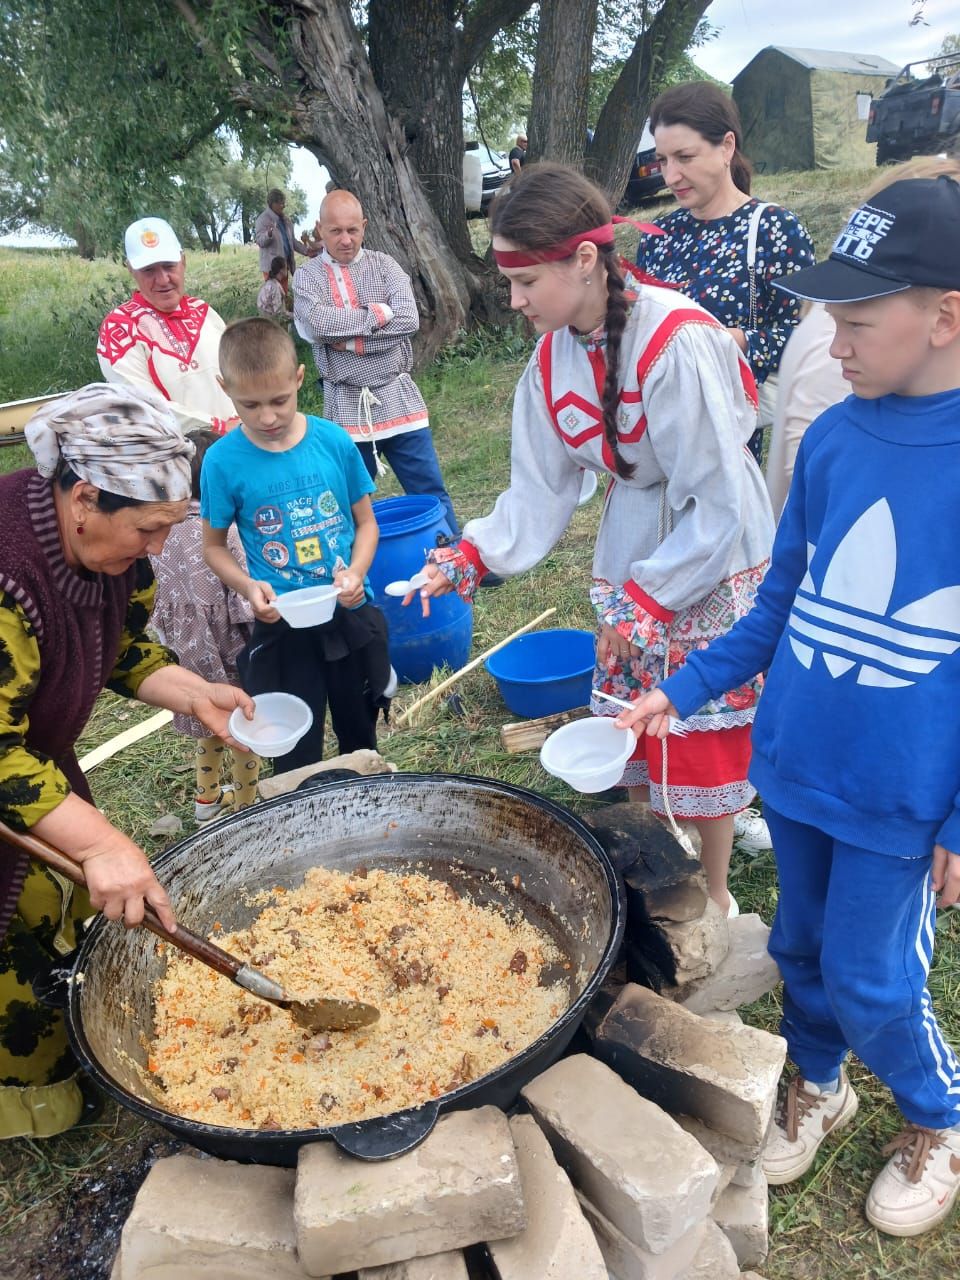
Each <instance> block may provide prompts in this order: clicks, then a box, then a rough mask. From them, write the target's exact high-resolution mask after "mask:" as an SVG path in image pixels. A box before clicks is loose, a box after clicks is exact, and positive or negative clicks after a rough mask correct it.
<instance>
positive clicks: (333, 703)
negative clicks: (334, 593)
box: [237, 604, 390, 771]
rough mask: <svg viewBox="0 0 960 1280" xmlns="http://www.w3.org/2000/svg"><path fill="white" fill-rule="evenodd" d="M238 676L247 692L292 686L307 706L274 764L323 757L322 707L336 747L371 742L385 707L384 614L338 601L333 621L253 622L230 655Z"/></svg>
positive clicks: (293, 765) (373, 746)
mask: <svg viewBox="0 0 960 1280" xmlns="http://www.w3.org/2000/svg"><path fill="white" fill-rule="evenodd" d="M237 666H238V668H239V672H240V681H241V684H242V685H243V688H244V689H245V690H246V692H247V693H249V694H250V696H251V697H256V695H257V694H258V693H277V692H280V693H292V694H294V695H295V696H296V697H298V698H302V699H303V701H304V702H305V703H306V704H307V706H308V707H309V708H310V710H311V711H312V712H313V724H312V726H311V727H310V730H309V732H308V733H306V734H304V736H303V737H302V738H301V739H300V741H299V742H298V743H297V745H296V746H295V747H294V749H293V750H292V751H291V752H289V753H288V754H287V755H285V756H283V757H282V759H281V766H280V767H281V768H282V769H283V770H284V771H286V770H288V769H299V768H301V767H302V766H303V765H308V764H315V763H316V762H317V761H318V760H321V759H322V758H323V740H324V727H325V726H324V721H325V719H326V714H327V708H328V707H329V708H330V719H331V721H332V722H333V731H334V733H335V734H336V736H337V743H338V744H339V747H340V752H341V754H346V753H347V752H349V751H356V750H358V748H360V747H369V748H371V749H372V750H376V747H377V717H378V715H379V712H380V710H381V708H383V709H386V708H387V707H389V702H388V701H387V700H386V699H385V698H384V697H383V690H384V688H385V687H386V685H387V681H388V680H389V676H390V658H389V653H388V649H387V627H386V620H385V619H384V617H383V614H382V613H381V612H380V610H379V609H377V608H375V607H374V606H373V605H370V604H367V605H361V607H360V608H359V609H351V610H346V609H341V608H340V607H339V606H338V607H337V610H336V613H335V614H334V619H333V621H332V622H329V623H325V624H324V625H323V626H320V627H291V626H289V624H288V623H286V622H284V621H283V619H281V620H280V621H279V622H255V623H254V627H253V634H252V636H251V637H250V641H249V643H248V644H247V646H246V648H245V649H244V650H243V652H242V653H241V654H240V657H239V659H238V661H237Z"/></svg>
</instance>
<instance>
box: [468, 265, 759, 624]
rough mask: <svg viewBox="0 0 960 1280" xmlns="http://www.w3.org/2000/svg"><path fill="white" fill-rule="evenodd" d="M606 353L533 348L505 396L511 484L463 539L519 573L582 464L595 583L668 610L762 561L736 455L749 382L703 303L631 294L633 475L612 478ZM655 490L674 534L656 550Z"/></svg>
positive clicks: (748, 472)
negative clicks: (600, 487) (590, 504)
mask: <svg viewBox="0 0 960 1280" xmlns="http://www.w3.org/2000/svg"><path fill="white" fill-rule="evenodd" d="M605 345H606V337H605V334H603V332H602V331H600V332H599V333H598V334H594V335H590V336H589V337H588V338H581V337H579V336H578V335H577V334H575V333H574V332H573V331H572V330H570V329H560V330H557V331H556V332H555V333H552V334H546V335H545V336H544V337H542V338H541V339H540V341H539V342H538V344H537V348H536V351H535V352H534V355H533V357H532V358H531V360H530V363H529V364H528V366H527V369H526V371H525V373H524V375H523V377H522V378H521V380H520V383H519V385H518V387H517V392H516V397H515V399H514V407H513V435H512V444H511V474H510V488H509V489H508V490H507V491H506V493H503V494H501V495H500V497H499V498H498V499H497V503H496V506H495V507H494V509H493V511H492V512H491V514H490V515H489V516H486V517H484V518H483V519H480V520H471V521H470V522H469V523H468V524H467V525H466V527H465V529H464V538H465V539H466V540H467V541H468V542H471V543H473V544H474V546H476V548H477V550H478V551H479V553H480V557H481V559H482V560H483V563H484V564H485V565H486V566H487V568H489V569H490V570H492V571H493V572H494V573H501V574H516V573H522V572H523V571H524V570H525V569H529V568H530V567H531V566H533V565H535V564H536V563H537V562H538V561H540V560H542V559H543V557H544V556H546V555H547V553H548V552H549V551H550V550H551V548H552V547H553V546H554V545H555V543H556V542H557V541H558V539H559V538H560V535H561V534H562V533H563V531H564V529H565V528H566V527H567V524H568V523H569V521H570V518H571V516H572V515H573V512H574V509H575V507H576V505H577V499H578V497H579V494H580V484H581V480H582V468H584V467H586V468H588V469H589V470H591V471H596V472H599V473H601V474H602V473H604V472H606V473H608V474H610V475H611V477H612V478H611V481H610V484H609V486H608V489H607V495H606V499H605V502H604V510H603V517H602V519H601V522H600V529H599V532H598V535H597V542H596V548H595V552H594V561H593V576H594V578H595V579H598V580H603V581H605V582H607V583H610V584H612V585H613V586H615V587H626V588H628V590H629V594H631V596H633V595H634V593H640V594H642V595H643V596H644V597H645V599H646V600H647V601H648V602H649V603H650V604H652V605H655V606H657V607H658V608H659V610H660V611H661V612H667V613H675V612H677V611H678V610H682V609H687V608H689V607H690V606H692V605H695V604H697V603H698V602H701V601H703V600H704V599H705V597H708V596H709V595H710V594H711V593H712V592H713V591H714V590H715V588H716V587H717V584H718V583H720V582H722V581H724V580H727V579H730V578H732V577H734V576H735V575H738V574H740V573H742V572H744V571H748V570H751V569H755V568H756V567H757V566H759V565H762V564H765V562H766V560H767V558H768V557H769V554H770V547H771V544H772V541H773V520H772V516H771V512H770V503H769V500H768V499H767V495H766V490H765V488H764V483H763V478H762V476H761V474H760V470H759V468H758V467H757V465H756V463H755V462H754V461H753V459H752V458H751V457H750V455H749V453H748V452H747V450H746V448H745V445H746V442H747V440H749V438H750V436H751V434H752V432H753V430H754V427H755V425H756V389H755V387H754V384H753V377H752V375H751V374H750V371H749V368H748V366H747V364H746V362H745V361H744V360H743V357H742V356H741V355H740V353H739V350H738V348H737V346H736V343H735V342H734V341H733V339H732V338H731V337H730V335H729V334H728V333H727V332H726V331H725V330H724V329H722V328H721V327H720V326H719V325H718V324H717V322H716V321H715V320H714V319H713V318H712V317H711V316H710V315H709V314H708V313H707V312H706V311H704V310H703V308H702V307H699V306H697V304H696V303H693V302H690V301H689V299H687V298H684V297H683V296H682V295H680V294H678V293H676V292H675V291H673V290H670V289H662V288H655V287H652V286H641V287H640V290H639V296H638V299H637V301H636V303H635V304H634V306H633V308H632V310H631V313H630V316H629V318H628V320H627V325H626V329H625V331H624V335H623V341H622V345H621V349H620V370H621V386H622V390H621V394H620V408H619V414H618V417H619V449H620V454H621V457H622V458H623V459H624V460H625V461H626V462H628V463H632V464H633V466H634V473H633V476H632V477H631V478H630V479H621V478H620V477H619V476H616V474H615V471H614V466H613V458H612V456H611V454H610V450H609V449H608V447H607V445H606V442H605V440H604V437H603V422H602V415H601V399H600V393H601V391H602V388H603V382H604V379H605V377H606V361H605V357H604V348H605ZM664 484H665V489H664V490H663V492H664V494H665V498H666V508H667V514H668V525H669V526H672V527H670V528H669V529H668V531H666V536H665V537H664V538H663V539H662V541H661V540H660V538H659V524H660V506H661V502H660V495H661V490H662V488H663V486H664ZM645 607H646V606H645Z"/></svg>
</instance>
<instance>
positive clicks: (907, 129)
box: [867, 53, 960, 164]
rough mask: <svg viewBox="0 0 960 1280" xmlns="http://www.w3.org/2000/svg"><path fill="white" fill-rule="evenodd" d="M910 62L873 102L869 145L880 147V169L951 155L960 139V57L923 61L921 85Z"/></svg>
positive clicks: (914, 63)
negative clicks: (898, 162) (922, 157)
mask: <svg viewBox="0 0 960 1280" xmlns="http://www.w3.org/2000/svg"><path fill="white" fill-rule="evenodd" d="M920 65H922V64H921V63H920V62H908V63H907V65H906V66H905V67H904V68H903V70H902V71H901V72H900V74H899V75H897V76H895V77H893V79H891V80H888V81H887V86H886V88H885V89H884V91H883V93H881V94H880V95H879V97H877V98H874V99H873V101H872V102H871V103H870V116H869V119H868V122H867V141H868V142H875V143H876V144H877V164H888V163H890V162H891V161H894V160H909V159H910V157H911V156H916V155H931V154H933V153H934V152H937V151H946V150H948V149H949V148H950V147H951V146H952V145H955V144H956V140H957V137H958V136H960V53H950V54H941V55H939V56H937V57H934V58H926V59H924V60H923V65H925V67H926V70H927V71H928V73H929V74H928V75H927V76H926V78H925V79H922V80H918V79H915V78H914V76H913V72H912V68H913V67H918V66H920Z"/></svg>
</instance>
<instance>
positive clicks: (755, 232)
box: [747, 201, 773, 329]
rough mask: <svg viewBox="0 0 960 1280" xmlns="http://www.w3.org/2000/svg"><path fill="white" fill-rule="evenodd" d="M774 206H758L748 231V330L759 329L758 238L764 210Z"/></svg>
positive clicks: (751, 218) (766, 203) (769, 204)
mask: <svg viewBox="0 0 960 1280" xmlns="http://www.w3.org/2000/svg"><path fill="white" fill-rule="evenodd" d="M771 208H773V206H772V205H771V203H770V202H769V201H765V202H764V203H763V204H758V205H757V207H756V208H755V209H754V211H753V213H751V215H750V226H749V227H748V229H747V275H748V276H749V277H750V313H749V322H748V324H747V328H748V329H755V328H756V327H757V237H758V236H759V234H760V218H761V217H762V215H763V211H764V209H771Z"/></svg>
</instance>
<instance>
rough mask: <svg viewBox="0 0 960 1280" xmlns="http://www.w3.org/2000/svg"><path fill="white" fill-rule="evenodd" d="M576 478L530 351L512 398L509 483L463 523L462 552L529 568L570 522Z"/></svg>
mask: <svg viewBox="0 0 960 1280" xmlns="http://www.w3.org/2000/svg"><path fill="white" fill-rule="evenodd" d="M582 478H583V471H582V470H581V468H580V467H578V466H577V464H576V462H575V461H574V460H573V458H571V457H570V455H569V453H568V452H567V450H566V449H565V448H564V445H563V442H562V441H561V440H560V439H559V438H558V436H557V433H556V431H555V430H554V428H553V424H552V422H551V421H550V416H549V414H548V412H547V407H546V403H545V400H544V395H543V383H542V381H541V378H540V370H539V368H538V367H537V359H536V354H534V356H533V357H532V358H531V360H530V363H529V364H528V365H527V367H526V370H525V371H524V373H523V376H522V377H521V379H520V382H519V383H518V385H517V390H516V393H515V395H514V400H513V430H512V434H511V445H510V488H509V489H507V490H506V492H505V493H501V495H500V497H499V498H498V499H497V501H496V505H495V506H494V508H493V510H492V511H491V512H490V514H489V515H488V516H484V517H482V518H481V519H479V520H469V521H468V522H467V524H466V525H465V526H464V530H463V541H464V542H466V543H469V544H471V547H472V548H473V549H474V550H473V552H472V553H471V551H470V549H469V548H468V551H467V554H468V557H469V558H470V559H471V560H473V562H474V564H475V565H477V566H478V568H479V567H481V566H482V570H483V572H486V571H488V570H489V571H490V572H491V573H497V574H502V575H504V576H507V577H510V576H512V575H514V574H517V573H523V572H524V571H525V570H527V569H531V568H532V567H533V566H534V565H535V564H537V563H538V562H539V561H540V560H542V559H543V558H544V556H546V555H547V554H548V553H549V552H550V551H551V550H552V549H553V547H554V546H555V545H556V544H557V542H558V541H559V540H560V537H561V535H562V534H563V531H564V530H565V529H566V527H567V525H568V524H569V523H570V518H571V516H572V515H573V513H574V511H575V510H576V506H577V499H578V498H579V496H580V484H581V480H582ZM461 546H462V544H461ZM481 576H482V574H481Z"/></svg>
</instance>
